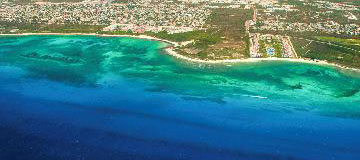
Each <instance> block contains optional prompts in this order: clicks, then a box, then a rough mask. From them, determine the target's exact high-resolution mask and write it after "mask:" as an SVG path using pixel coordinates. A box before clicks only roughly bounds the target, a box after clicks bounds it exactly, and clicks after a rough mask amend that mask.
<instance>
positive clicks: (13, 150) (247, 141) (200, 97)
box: [0, 36, 360, 160]
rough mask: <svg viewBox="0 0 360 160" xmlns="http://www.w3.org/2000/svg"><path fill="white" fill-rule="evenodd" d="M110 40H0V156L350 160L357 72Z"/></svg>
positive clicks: (358, 122)
mask: <svg viewBox="0 0 360 160" xmlns="http://www.w3.org/2000/svg"><path fill="white" fill-rule="evenodd" d="M166 46H167V44H165V43H162V42H158V41H149V40H142V39H132V38H119V37H96V36H23V37H13V36H11V37H10V36H2V37H0V106H1V107H0V143H1V144H0V146H1V147H0V159H5V160H7V159H121V160H124V159H131V160H133V159H156V160H159V159H246V160H250V159H261V160H263V159H309V160H314V159H341V160H346V159H359V158H360V146H359V144H360V138H359V137H358V135H360V76H359V75H360V74H359V73H350V72H349V71H342V70H338V69H336V68H333V67H327V66H318V65H310V64H302V63H290V62H261V63H260V62H259V63H241V64H217V65H209V64H197V63H190V62H186V61H182V60H178V59H176V58H174V57H171V56H169V55H167V54H165V53H164V51H163V50H162V49H161V48H163V47H166Z"/></svg>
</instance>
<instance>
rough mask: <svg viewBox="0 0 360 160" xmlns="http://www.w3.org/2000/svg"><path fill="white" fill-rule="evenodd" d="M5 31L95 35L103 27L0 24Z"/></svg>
mask: <svg viewBox="0 0 360 160" xmlns="http://www.w3.org/2000/svg"><path fill="white" fill-rule="evenodd" d="M0 23H1V24H2V25H3V26H4V27H5V28H6V29H5V31H3V32H4V33H10V30H12V29H18V31H17V33H97V32H100V31H101V29H102V28H104V27H105V26H95V25H79V24H51V25H48V24H13V23H2V22H0Z"/></svg>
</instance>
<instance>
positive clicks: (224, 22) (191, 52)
mask: <svg viewBox="0 0 360 160" xmlns="http://www.w3.org/2000/svg"><path fill="white" fill-rule="evenodd" d="M251 16H252V10H244V9H214V10H213V12H212V14H211V16H210V18H209V20H208V21H207V24H206V27H207V28H208V30H207V32H205V33H202V34H203V35H201V34H200V35H197V36H198V37H201V38H197V39H195V43H193V44H190V45H188V46H186V47H183V48H180V49H179V50H178V52H179V53H180V54H184V55H186V56H189V57H194V58H200V59H212V60H218V59H235V58H236V59H238V58H247V57H249V53H248V50H249V46H248V45H249V44H248V41H249V37H248V36H247V35H246V32H245V31H246V30H245V21H246V20H249V19H251Z"/></svg>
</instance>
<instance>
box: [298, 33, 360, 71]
mask: <svg viewBox="0 0 360 160" xmlns="http://www.w3.org/2000/svg"><path fill="white" fill-rule="evenodd" d="M310 40H313V41H312V42H311V41H310ZM292 41H293V45H294V48H295V50H296V52H297V53H298V55H299V56H301V57H304V58H310V59H318V60H327V61H328V62H333V63H337V64H341V65H344V66H348V67H355V68H360V63H359V62H360V52H359V51H360V50H359V48H360V47H359V46H357V45H353V43H351V44H349V41H350V40H349V39H340V38H332V37H322V38H321V41H318V39H317V38H312V39H309V40H305V39H299V38H292ZM351 41H352V40H351ZM355 41H358V40H355ZM310 42H311V43H310Z"/></svg>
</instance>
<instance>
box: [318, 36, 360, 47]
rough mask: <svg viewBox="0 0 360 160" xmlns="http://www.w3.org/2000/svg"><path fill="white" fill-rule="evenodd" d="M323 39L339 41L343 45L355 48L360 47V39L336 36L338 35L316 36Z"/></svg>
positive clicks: (333, 41)
mask: <svg viewBox="0 0 360 160" xmlns="http://www.w3.org/2000/svg"><path fill="white" fill-rule="evenodd" d="M316 38H317V39H318V40H321V41H328V42H332V43H338V44H342V45H349V46H354V47H355V48H358V49H360V39H344V38H336V37H320V36H318V37H316Z"/></svg>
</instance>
